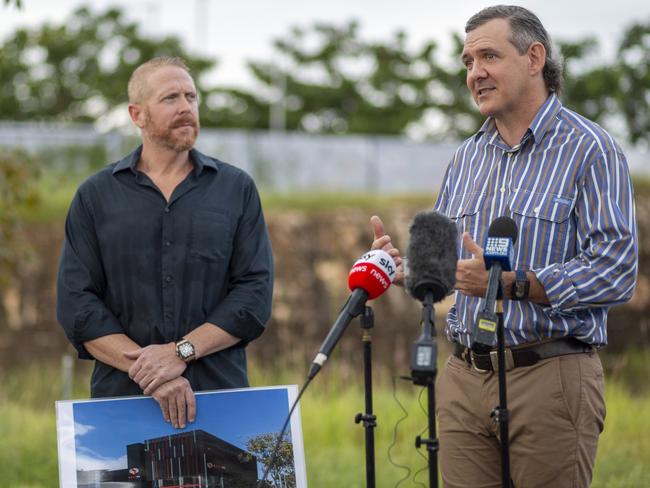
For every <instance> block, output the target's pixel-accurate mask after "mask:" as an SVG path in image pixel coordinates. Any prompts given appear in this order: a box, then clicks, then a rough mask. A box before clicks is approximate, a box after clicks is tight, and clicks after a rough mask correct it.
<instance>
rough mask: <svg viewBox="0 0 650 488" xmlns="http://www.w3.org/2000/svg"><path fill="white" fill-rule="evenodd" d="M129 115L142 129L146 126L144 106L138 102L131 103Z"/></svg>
mask: <svg viewBox="0 0 650 488" xmlns="http://www.w3.org/2000/svg"><path fill="white" fill-rule="evenodd" d="M129 116H130V117H131V120H132V121H133V123H134V124H135V125H136V126H137V127H139V128H140V129H142V128H143V127H144V119H145V116H144V107H143V106H142V105H139V104H137V103H129Z"/></svg>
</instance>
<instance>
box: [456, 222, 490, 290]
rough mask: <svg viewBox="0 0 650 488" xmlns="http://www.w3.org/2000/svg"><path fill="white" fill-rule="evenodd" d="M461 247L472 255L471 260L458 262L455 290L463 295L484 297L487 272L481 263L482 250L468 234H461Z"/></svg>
mask: <svg viewBox="0 0 650 488" xmlns="http://www.w3.org/2000/svg"><path fill="white" fill-rule="evenodd" d="M463 246H464V247H465V249H467V250H468V251H469V252H471V253H472V258H471V259H459V260H458V263H457V265H456V286H455V288H456V289H457V290H458V291H460V292H461V293H462V294H464V295H468V296H473V297H482V296H485V291H486V290H487V282H488V272H487V270H486V269H485V263H484V262H483V248H482V247H481V246H479V245H478V244H477V243H476V242H474V241H473V240H472V238H471V237H470V235H469V233H468V232H464V233H463Z"/></svg>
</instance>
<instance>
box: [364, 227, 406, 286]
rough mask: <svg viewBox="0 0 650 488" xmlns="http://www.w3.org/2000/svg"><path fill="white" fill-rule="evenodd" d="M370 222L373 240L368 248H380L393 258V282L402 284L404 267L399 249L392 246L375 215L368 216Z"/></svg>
mask: <svg viewBox="0 0 650 488" xmlns="http://www.w3.org/2000/svg"><path fill="white" fill-rule="evenodd" d="M370 224H371V225H372V232H373V234H374V236H375V240H374V241H372V246H371V247H370V249H373V250H374V249H382V250H383V251H386V252H387V253H388V254H389V255H390V257H392V258H393V260H394V261H395V267H396V269H397V272H396V273H395V279H394V280H393V283H394V284H395V285H402V284H403V283H404V267H403V266H402V258H401V256H400V255H399V249H397V248H396V247H394V246H393V243H392V242H391V239H390V236H389V235H387V234H386V232H385V231H384V223H383V222H382V221H381V219H380V218H379V217H377V216H376V215H373V216H372V217H370Z"/></svg>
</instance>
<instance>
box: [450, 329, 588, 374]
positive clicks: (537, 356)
mask: <svg viewBox="0 0 650 488" xmlns="http://www.w3.org/2000/svg"><path fill="white" fill-rule="evenodd" d="M593 350H594V348H593V346H591V345H589V344H586V343H584V342H581V341H579V340H578V339H575V338H574V337H565V338H562V339H555V340H550V341H543V342H535V343H533V344H524V345H521V346H515V347H510V348H506V350H505V355H506V371H509V370H511V369H512V368H519V367H522V366H532V365H533V364H536V363H537V362H539V361H541V360H542V359H548V358H552V357H556V356H564V355H567V354H580V353H588V352H591V351H593ZM454 356H456V357H457V358H459V359H462V360H463V361H465V362H466V363H467V364H469V365H470V366H472V367H473V368H474V369H475V370H476V371H478V372H480V373H489V372H490V371H498V369H499V367H498V362H497V351H496V349H494V350H492V351H490V352H488V353H486V354H477V353H475V352H474V351H473V350H472V349H470V348H468V347H465V346H463V345H462V344H459V343H455V344H454Z"/></svg>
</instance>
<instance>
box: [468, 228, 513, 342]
mask: <svg viewBox="0 0 650 488" xmlns="http://www.w3.org/2000/svg"><path fill="white" fill-rule="evenodd" d="M516 241H517V224H516V223H515V221H514V220H512V219H511V218H510V217H506V216H502V217H499V218H497V219H495V220H494V221H492V223H491V224H490V228H489V229H488V237H487V242H486V243H485V248H484V249H483V261H484V262H485V269H487V270H489V271H490V274H489V276H488V286H487V291H486V293H485V302H484V306H483V308H482V310H481V311H480V312H479V314H478V316H477V321H476V327H475V328H474V332H473V337H472V342H474V343H475V344H481V345H483V346H487V347H494V346H495V345H496V330H497V320H498V317H497V315H496V300H497V298H499V297H498V294H499V291H500V287H501V283H500V282H501V272H502V271H511V270H512V258H513V253H514V250H513V245H514V243H515V242H516Z"/></svg>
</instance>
